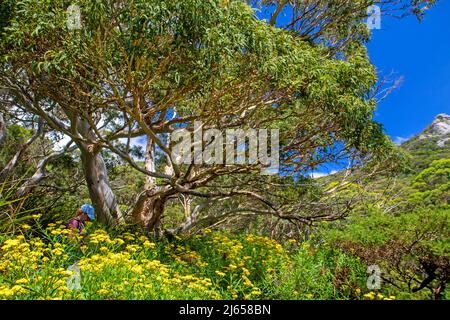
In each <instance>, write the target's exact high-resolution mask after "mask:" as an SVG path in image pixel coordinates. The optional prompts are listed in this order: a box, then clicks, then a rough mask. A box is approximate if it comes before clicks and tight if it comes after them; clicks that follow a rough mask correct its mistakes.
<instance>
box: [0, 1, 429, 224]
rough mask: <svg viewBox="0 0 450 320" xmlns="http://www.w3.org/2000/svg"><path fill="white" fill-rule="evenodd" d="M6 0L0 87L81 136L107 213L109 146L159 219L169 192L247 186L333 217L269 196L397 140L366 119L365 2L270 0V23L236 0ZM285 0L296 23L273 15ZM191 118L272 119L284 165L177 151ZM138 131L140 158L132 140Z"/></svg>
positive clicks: (370, 88)
mask: <svg viewBox="0 0 450 320" xmlns="http://www.w3.org/2000/svg"><path fill="white" fill-rule="evenodd" d="M7 2H9V3H10V4H11V7H12V11H11V12H12V14H11V17H10V18H9V23H8V25H7V27H6V29H5V30H6V31H5V32H4V33H3V34H2V40H1V45H0V52H1V54H2V56H1V63H2V67H1V70H0V86H1V88H2V89H3V90H6V92H7V93H8V94H9V95H11V96H13V97H14V99H15V101H20V103H21V104H22V106H23V107H24V108H26V109H27V110H28V111H29V112H32V113H34V114H35V115H37V116H39V117H40V118H41V119H42V120H43V121H45V123H46V125H47V126H49V127H50V128H52V129H53V130H57V131H59V132H61V133H64V134H65V135H67V136H68V137H70V138H71V139H72V140H73V142H74V143H75V144H76V145H77V146H78V148H79V150H80V152H81V160H82V166H83V170H84V173H85V179H86V182H87V187H88V189H89V193H90V197H91V200H92V202H93V204H94V206H95V208H96V210H97V212H98V215H99V218H100V220H101V221H103V222H105V223H109V224H111V225H113V224H115V223H116V222H120V221H122V220H123V216H124V215H123V214H122V212H121V210H120V209H119V204H118V203H117V199H116V197H115V195H114V192H113V191H112V189H111V187H110V184H109V179H108V172H107V169H106V167H105V164H104V160H103V158H102V152H105V151H107V152H110V153H113V154H115V155H117V156H118V157H120V158H121V159H122V160H123V161H124V162H126V163H127V164H128V165H130V166H131V167H132V168H134V169H135V170H137V171H139V172H140V173H142V174H144V175H146V177H147V183H146V185H145V190H142V192H141V193H140V194H139V195H137V197H136V198H137V200H136V203H135V205H134V206H133V207H132V208H130V210H129V212H128V213H129V215H130V216H132V217H133V218H134V220H135V221H137V222H138V223H140V224H141V225H142V226H143V227H146V228H149V229H154V228H155V227H157V226H158V224H159V223H160V219H161V216H162V214H163V212H164V207H165V204H166V202H167V201H168V199H170V198H171V197H174V196H177V195H186V196H193V197H200V198H207V199H223V198H230V197H243V198H248V199H251V203H252V204H251V205H250V206H248V207H246V208H240V211H241V212H247V211H248V212H250V211H253V212H257V213H259V214H273V215H276V216H278V217H280V218H285V219H289V220H297V221H301V222H305V221H310V220H313V219H318V220H319V219H333V218H337V217H339V213H336V212H332V213H329V214H321V215H320V216H316V217H308V216H304V215H299V212H300V211H301V209H300V208H301V206H302V205H303V204H301V203H300V202H299V204H295V205H293V203H292V200H291V199H286V198H284V197H282V196H279V195H277V192H276V190H277V188H278V189H280V188H283V184H280V183H279V181H278V180H279V179H280V178H281V177H286V176H296V177H297V178H298V175H302V174H303V173H305V172H307V171H308V170H311V168H314V167H316V166H317V165H319V164H321V163H324V162H328V161H333V160H336V159H339V158H342V157H350V156H351V157H358V159H364V160H376V161H382V160H385V159H386V158H387V157H388V155H389V154H390V151H391V150H392V144H391V143H390V141H389V139H388V138H387V137H386V136H385V135H384V134H383V132H382V129H381V126H380V125H379V124H377V123H376V122H374V121H373V120H372V113H373V111H374V108H375V104H376V103H375V100H374V99H373V94H374V90H375V87H376V81H377V77H376V74H375V70H374V67H373V66H372V64H371V63H370V61H369V59H368V57H367V55H366V49H365V46H364V41H365V40H367V39H368V36H369V32H368V30H367V28H366V27H365V24H364V21H361V19H362V18H364V17H366V11H367V7H368V6H369V5H370V4H372V1H344V2H343V4H342V5H339V4H338V2H337V1H276V2H275V1H274V2H273V3H275V4H276V6H275V11H274V12H272V13H271V18H270V21H269V22H268V23H267V22H265V21H262V20H259V19H258V18H257V17H256V16H255V12H254V10H253V9H252V8H251V7H250V6H249V5H248V4H247V2H246V1H238V0H229V1H225V0H222V1H219V0H183V1H177V0H166V1H160V0H158V1H156V0H129V1H119V0H80V1H76V2H74V3H71V2H70V1H59V0H58V1H56V0H46V1H42V0H17V1H12V0H10V1H7ZM341 2H342V1H341ZM383 2H385V3H388V2H389V1H388V2H386V1H383ZM393 2H394V3H395V1H393ZM414 2H415V5H419V3H420V4H421V3H424V2H430V1H420V2H419V1H414ZM273 3H272V1H266V2H263V4H268V5H270V4H273ZM71 4H76V5H77V6H79V8H80V12H81V28H79V29H73V28H68V24H67V20H68V14H67V8H68V6H69V5H71ZM286 6H291V7H287V10H293V11H292V14H293V15H292V22H290V23H285V22H283V21H280V22H277V21H278V19H279V13H280V12H281V11H282V10H284V9H286ZM333 17H336V19H338V20H337V21H334V20H333V19H334V18H333ZM283 24H284V25H283ZM349 30H350V33H349ZM196 121H201V123H202V128H203V129H208V128H216V129H219V130H221V131H223V130H225V129H259V128H269V129H270V128H277V129H280V133H281V135H280V145H281V148H280V159H281V170H282V171H281V174H280V176H279V177H277V178H273V177H262V176H260V175H259V172H260V169H261V166H260V165H255V164H247V165H222V164H214V165H204V164H198V163H192V164H190V165H181V164H178V163H177V162H176V161H174V159H173V152H172V151H173V150H172V146H173V144H170V143H168V137H169V136H170V134H171V133H173V131H174V130H176V129H180V128H184V129H186V130H189V131H191V132H192V131H193V130H194V123H195V122H196ZM140 136H145V137H146V141H147V150H146V151H147V152H146V161H145V163H144V164H142V163H140V162H138V161H136V159H134V158H133V157H132V156H131V153H130V140H131V139H132V138H134V137H140ZM124 141H125V142H124ZM202 147H203V148H204V147H205V145H203V146H202ZM157 159H159V162H157ZM275 180H277V181H275ZM335 190H336V188H333V189H332V190H330V192H331V191H335ZM238 211H239V210H238Z"/></svg>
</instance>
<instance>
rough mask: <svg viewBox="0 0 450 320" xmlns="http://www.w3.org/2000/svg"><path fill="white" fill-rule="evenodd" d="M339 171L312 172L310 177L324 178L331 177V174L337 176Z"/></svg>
mask: <svg viewBox="0 0 450 320" xmlns="http://www.w3.org/2000/svg"><path fill="white" fill-rule="evenodd" d="M336 172H337V170H331V171H330V172H312V173H311V174H310V175H309V176H310V177H311V178H313V179H317V178H322V177H326V176H329V175H330V174H335V173H336Z"/></svg>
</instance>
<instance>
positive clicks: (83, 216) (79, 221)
mask: <svg viewBox="0 0 450 320" xmlns="http://www.w3.org/2000/svg"><path fill="white" fill-rule="evenodd" d="M94 220H95V214H94V207H93V206H91V205H90V204H83V205H82V206H81V208H80V209H78V210H77V215H76V216H75V218H72V219H71V220H69V222H68V223H67V227H68V228H69V229H72V230H78V232H79V233H80V234H83V232H84V228H85V222H87V221H94Z"/></svg>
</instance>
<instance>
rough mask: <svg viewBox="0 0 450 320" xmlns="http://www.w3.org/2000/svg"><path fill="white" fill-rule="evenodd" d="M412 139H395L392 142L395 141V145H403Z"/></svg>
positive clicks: (398, 137)
mask: <svg viewBox="0 0 450 320" xmlns="http://www.w3.org/2000/svg"><path fill="white" fill-rule="evenodd" d="M409 138H410V137H400V136H397V137H394V139H392V141H394V143H395V144H398V145H401V144H402V143H403V142H406V141H408V140H409Z"/></svg>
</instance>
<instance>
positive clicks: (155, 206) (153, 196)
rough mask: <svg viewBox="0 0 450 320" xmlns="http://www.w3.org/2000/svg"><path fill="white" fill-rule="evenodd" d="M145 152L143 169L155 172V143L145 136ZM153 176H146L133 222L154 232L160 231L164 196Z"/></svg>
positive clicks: (134, 211)
mask: <svg viewBox="0 0 450 320" xmlns="http://www.w3.org/2000/svg"><path fill="white" fill-rule="evenodd" d="M146 149H147V150H146V154H145V169H146V170H148V171H152V172H155V169H156V164H155V143H154V141H153V140H152V139H151V138H150V137H147V148H146ZM159 191H160V190H158V187H157V185H156V179H155V178H154V177H150V176H147V177H146V180H145V185H144V192H143V193H142V196H143V198H142V199H141V200H138V202H137V203H136V206H135V208H134V210H133V218H134V220H135V222H136V223H137V224H138V225H140V226H141V227H142V228H144V229H147V230H149V231H154V232H155V233H159V232H160V227H161V216H162V214H163V213H164V206H165V203H166V200H167V198H166V196H165V195H164V192H159Z"/></svg>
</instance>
